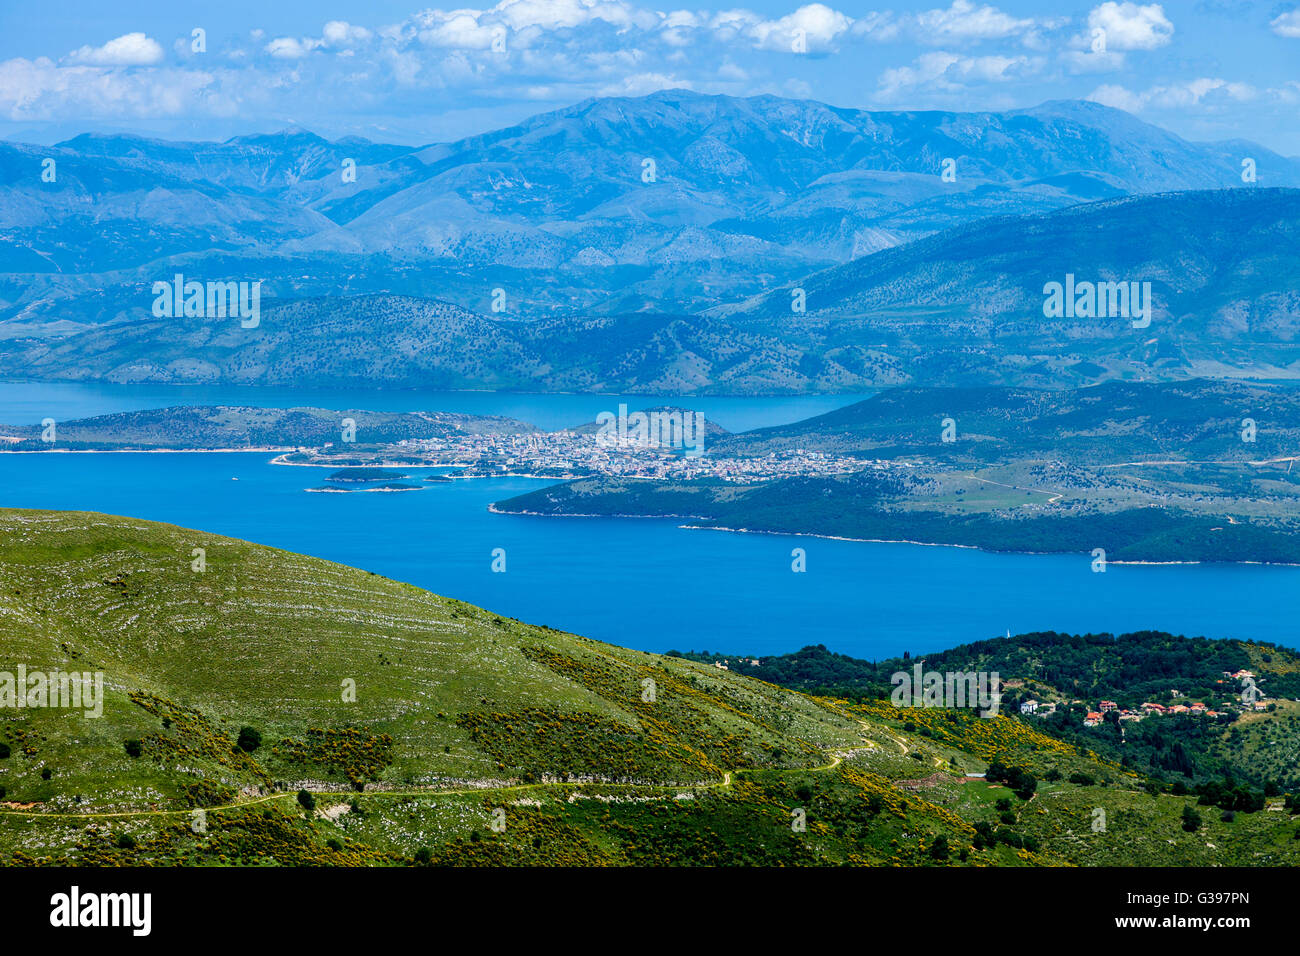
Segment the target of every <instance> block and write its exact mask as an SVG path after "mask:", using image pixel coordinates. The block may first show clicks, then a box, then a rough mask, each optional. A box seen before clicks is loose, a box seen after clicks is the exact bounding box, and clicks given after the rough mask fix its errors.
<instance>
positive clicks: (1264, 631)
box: [0, 402, 1300, 659]
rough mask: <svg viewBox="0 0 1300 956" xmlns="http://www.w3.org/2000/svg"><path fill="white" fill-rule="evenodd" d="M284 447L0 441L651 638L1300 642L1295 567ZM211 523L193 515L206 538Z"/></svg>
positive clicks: (220, 516) (411, 572)
mask: <svg viewBox="0 0 1300 956" xmlns="http://www.w3.org/2000/svg"><path fill="white" fill-rule="evenodd" d="M369 404H370V405H371V406H372V407H373V405H374V403H373V402H371V403H369ZM2 418H3V416H2V415H0V419H2ZM270 458H271V456H270V455H267V454H253V453H237V454H231V453H227V454H221V453H190V454H167V453H154V454H143V453H141V454H133V453H124V454H73V453H67V454H60V453H44V454H43V453H37V454H6V455H0V504H2V505H4V506H8V507H22V508H53V509H77V510H93V511H103V512H108V513H112V514H121V515H130V516H133V517H139V518H147V519H153V520H158V521H166V522H171V523H174V524H179V525H182V526H185V527H190V528H198V529H202V531H204V532H211V533H217V534H224V535H233V536H236V537H240V538H247V539H250V540H253V541H257V542H261V543H263V544H268V545H273V546H276V547H280V548H286V549H290V550H293V551H300V552H305V553H307V554H313V555H317V556H319V557H323V558H327V559H330V560H333V561H339V562H343V563H346V564H350V565H355V566H357V567H360V568H364V569H367V570H370V571H374V572H376V573H379V574H383V575H386V576H389V577H392V578H396V579H399V580H402V581H408V582H411V583H413V584H416V585H419V586H420V587H424V588H428V589H430V590H432V591H435V592H438V593H441V594H447V595H451V596H453V597H457V598H461V599H463V600H466V601H470V602H472V603H475V604H479V605H483V606H485V607H487V608H490V609H492V610H494V611H496V612H498V613H501V614H505V615H508V616H511V617H517V618H520V619H523V620H525V621H529V622H531V623H535V624H548V625H551V626H552V627H558V628H563V629H565V630H570V631H575V632H577V633H580V634H585V635H587V636H589V637H594V638H599V639H601V640H606V641H611V642H614V643H617V644H622V645H626V646H630V647H636V648H641V649H644V650H654V651H664V650H668V649H672V648H676V649H681V650H687V649H696V650H703V649H708V650H718V651H724V652H728V653H731V652H741V651H748V652H750V653H759V654H763V653H779V652H783V651H790V650H795V649H797V648H799V647H802V646H804V645H807V644H825V645H826V646H827V647H830V648H831V649H833V650H837V651H841V652H844V653H848V654H852V655H855V656H858V657H865V658H869V659H878V658H881V657H886V656H890V655H894V654H898V653H901V652H902V651H904V650H909V651H911V652H912V653H913V654H924V653H926V652H930V651H935V650H939V649H942V648H946V647H950V646H952V645H955V644H959V643H962V642H966V641H972V640H979V639H983V638H990V637H997V636H1001V635H1002V634H1004V633H1005V632H1006V631H1007V630H1010V631H1011V632H1012V633H1013V634H1014V633H1019V632H1024V631H1032V630H1058V631H1070V632H1080V633H1082V632H1089V631H1091V632H1101V631H1110V632H1121V631H1126V630H1138V629H1145V628H1152V629H1159V630H1168V631H1173V632H1175V633H1183V634H1188V635H1196V634H1203V635H1206V636H1210V637H1239V638H1257V639H1265V640H1270V641H1276V642H1278V643H1281V644H1286V645H1289V646H1292V647H1296V646H1300V623H1297V615H1296V613H1295V605H1296V595H1297V594H1300V569H1296V568H1277V567H1263V566H1230V565H1222V566H1221V565H1181V566H1160V567H1157V566H1144V567H1137V566H1119V565H1111V566H1110V568H1109V569H1108V570H1107V571H1106V573H1104V574H1096V573H1093V572H1092V571H1091V569H1090V564H1091V557H1090V556H1089V555H1087V554H1079V555H1053V556H1043V555H1037V556H1034V555H995V554H985V553H982V552H979V551H974V550H967V549H958V548H943V547H924V546H918V545H903V544H868V543H862V542H849V541H834V540H826V539H819V538H811V537H793V536H787V535H756V534H734V533H727V532H719V531H702V530H688V529H683V528H680V527H678V526H677V523H675V522H672V521H663V520H636V519H590V518H559V519H557V518H540V517H527V516H510V515H496V514H491V513H489V512H488V510H487V506H488V504H489V503H490V502H493V501H497V500H500V499H503V498H507V497H509V496H511V495H514V494H518V493H521V492H524V491H527V490H530V489H533V488H537V487H540V486H542V485H544V484H545V482H542V481H537V480H531V479H520V478H512V479H472V480H458V481H454V482H449V483H431V484H428V485H426V486H425V487H423V488H422V489H421V490H420V491H416V492H405V493H397V494H391V493H390V494H381V493H364V492H362V493H349V494H309V493H307V492H306V491H305V490H304V489H306V488H309V487H315V486H319V485H321V484H322V483H323V480H324V477H325V475H326V474H328V471H327V470H322V469H317V468H306V467H292V466H283V465H272V464H270ZM413 473H419V472H413ZM236 479H238V480H236ZM203 538H204V535H203V534H202V533H199V532H196V534H195V544H196V546H198V545H201V544H202V542H203ZM795 547H801V548H804V549H806V551H807V571H806V572H805V573H794V572H792V570H791V556H790V552H791V549H792V548H795ZM494 548H504V549H505V551H506V572H505V573H503V574H501V573H493V572H492V570H491V561H492V558H491V555H492V551H493V549H494ZM182 557H184V556H182ZM179 559H180V558H178V560H179ZM186 560H188V558H186Z"/></svg>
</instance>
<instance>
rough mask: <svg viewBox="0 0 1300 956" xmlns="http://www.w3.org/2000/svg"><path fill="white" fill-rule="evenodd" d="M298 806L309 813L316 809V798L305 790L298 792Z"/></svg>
mask: <svg viewBox="0 0 1300 956" xmlns="http://www.w3.org/2000/svg"><path fill="white" fill-rule="evenodd" d="M298 805H299V806H300V807H302V808H303V809H304V810H306V811H307V812H308V813H311V812H312V811H313V810H315V809H316V798H315V797H313V796H312V795H311V794H310V793H308V792H307V791H306V790H299V791H298Z"/></svg>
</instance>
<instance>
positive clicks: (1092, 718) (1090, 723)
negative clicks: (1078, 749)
mask: <svg viewBox="0 0 1300 956" xmlns="http://www.w3.org/2000/svg"><path fill="white" fill-rule="evenodd" d="M1100 723H1101V714H1099V713H1097V712H1096V711H1092V710H1090V711H1088V716H1086V717H1084V718H1083V726H1085V727H1096V726H1097V725H1098V724H1100Z"/></svg>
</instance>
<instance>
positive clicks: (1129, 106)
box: [1088, 77, 1260, 113]
mask: <svg viewBox="0 0 1300 956" xmlns="http://www.w3.org/2000/svg"><path fill="white" fill-rule="evenodd" d="M1259 95H1260V93H1259V90H1257V89H1255V87H1253V86H1251V85H1250V84H1249V83H1233V82H1229V81H1228V80H1223V79H1217V78H1211V77H1201V78H1199V79H1195V80H1189V81H1188V82H1186V83H1174V84H1170V85H1165V86H1153V87H1151V88H1150V89H1147V90H1142V91H1134V90H1129V89H1126V88H1125V87H1123V86H1117V85H1111V84H1107V85H1103V86H1099V87H1097V89H1095V90H1093V91H1092V92H1091V93H1090V94H1088V99H1090V100H1092V101H1093V102H1094V103H1101V104H1103V105H1105V106H1113V107H1115V108H1116V109H1121V110H1126V111H1127V112H1129V113H1140V112H1141V111H1143V110H1145V109H1148V108H1155V109H1193V108H1197V107H1211V106H1222V105H1225V104H1230V103H1245V102H1249V101H1251V100H1254V99H1257V98H1258V97H1259Z"/></svg>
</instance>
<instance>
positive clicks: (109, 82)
mask: <svg viewBox="0 0 1300 956" xmlns="http://www.w3.org/2000/svg"><path fill="white" fill-rule="evenodd" d="M213 84H214V76H213V75H212V74H211V73H207V72H204V71H199V70H179V69H178V70H171V69H158V70H147V71H141V72H135V71H126V70H119V69H113V68H106V67H96V66H59V65H57V64H55V63H54V62H53V61H52V60H50V59H48V58H45V57H40V58H38V59H35V60H27V59H22V58H16V59H12V60H5V61H3V62H0V116H6V117H8V118H9V119H11V120H16V121H29V120H47V119H61V118H66V117H77V116H93V117H96V118H103V117H105V116H113V117H127V118H132V119H139V118H144V119H154V118H158V117H170V116H180V115H183V114H186V113H189V112H191V111H192V110H193V109H194V107H195V104H196V103H198V102H203V103H204V104H205V108H206V110H207V111H208V112H212V113H220V114H222V115H226V114H228V113H229V110H230V108H231V105H232V104H231V101H230V100H229V99H228V98H226V97H224V96H221V95H219V94H215V93H214V92H213V91H212V86H213Z"/></svg>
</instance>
